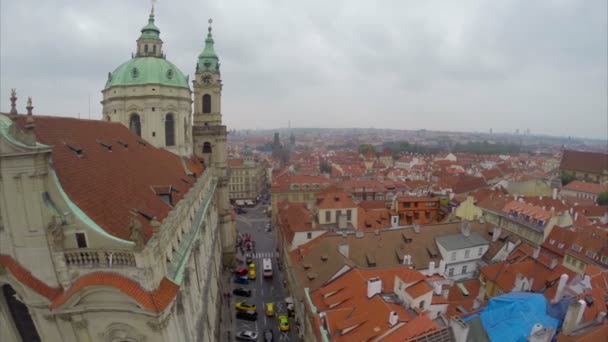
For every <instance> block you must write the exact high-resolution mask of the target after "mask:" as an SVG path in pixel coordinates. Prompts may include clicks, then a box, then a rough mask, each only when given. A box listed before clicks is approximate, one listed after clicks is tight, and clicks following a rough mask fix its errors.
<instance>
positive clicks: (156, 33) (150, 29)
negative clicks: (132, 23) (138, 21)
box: [139, 8, 160, 39]
mask: <svg viewBox="0 0 608 342" xmlns="http://www.w3.org/2000/svg"><path fill="white" fill-rule="evenodd" d="M139 38H153V39H160V30H159V29H158V27H156V25H154V8H152V11H151V12H150V16H149V17H148V25H146V26H144V27H142V29H141V36H140V37H139Z"/></svg>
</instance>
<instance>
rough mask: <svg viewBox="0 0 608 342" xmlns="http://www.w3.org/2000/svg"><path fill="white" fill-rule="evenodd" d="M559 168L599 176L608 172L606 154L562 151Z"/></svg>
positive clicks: (607, 155) (607, 157)
mask: <svg viewBox="0 0 608 342" xmlns="http://www.w3.org/2000/svg"><path fill="white" fill-rule="evenodd" d="M559 168H560V169H562V170H576V171H585V172H591V173H600V174H601V173H603V172H605V171H607V170H608V154H606V153H601V152H583V151H572V150H564V152H563V154H562V161H561V164H560V167H559Z"/></svg>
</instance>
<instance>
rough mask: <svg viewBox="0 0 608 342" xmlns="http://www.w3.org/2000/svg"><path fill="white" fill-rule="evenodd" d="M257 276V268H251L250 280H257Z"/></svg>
mask: <svg viewBox="0 0 608 342" xmlns="http://www.w3.org/2000/svg"><path fill="white" fill-rule="evenodd" d="M255 277H256V274H255V268H250V269H249V280H255Z"/></svg>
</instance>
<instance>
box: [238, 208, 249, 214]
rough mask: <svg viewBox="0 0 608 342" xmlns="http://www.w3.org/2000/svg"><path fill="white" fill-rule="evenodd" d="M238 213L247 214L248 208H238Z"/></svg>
mask: <svg viewBox="0 0 608 342" xmlns="http://www.w3.org/2000/svg"><path fill="white" fill-rule="evenodd" d="M236 213H237V214H247V210H245V209H243V208H236Z"/></svg>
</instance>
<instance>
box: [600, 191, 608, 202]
mask: <svg viewBox="0 0 608 342" xmlns="http://www.w3.org/2000/svg"><path fill="white" fill-rule="evenodd" d="M597 204H599V205H608V191H604V192H602V193H601V194H599V196H597Z"/></svg>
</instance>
